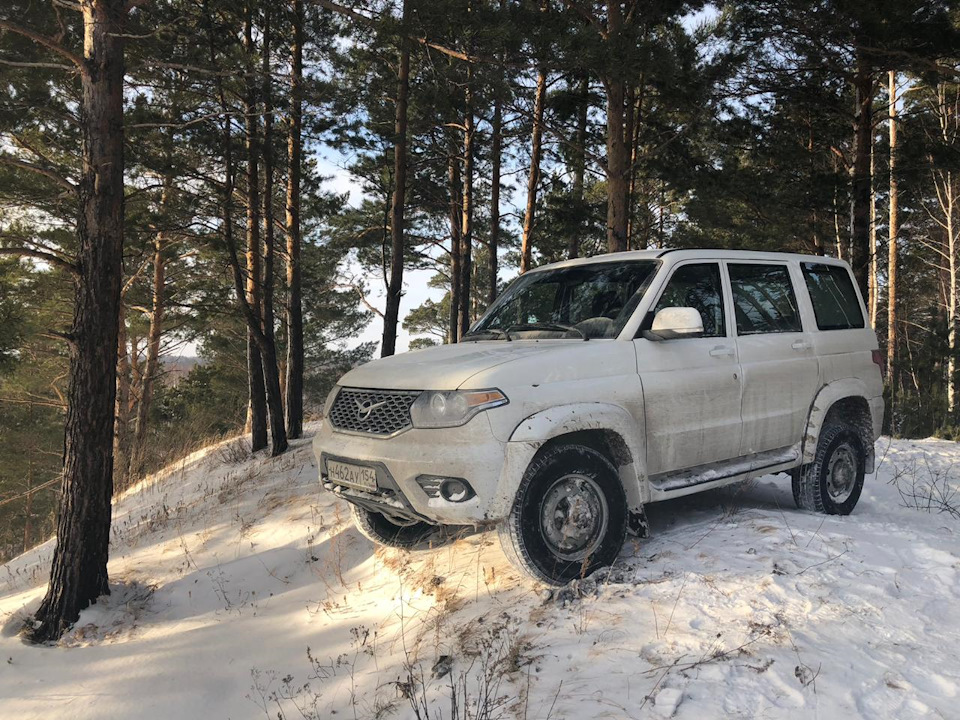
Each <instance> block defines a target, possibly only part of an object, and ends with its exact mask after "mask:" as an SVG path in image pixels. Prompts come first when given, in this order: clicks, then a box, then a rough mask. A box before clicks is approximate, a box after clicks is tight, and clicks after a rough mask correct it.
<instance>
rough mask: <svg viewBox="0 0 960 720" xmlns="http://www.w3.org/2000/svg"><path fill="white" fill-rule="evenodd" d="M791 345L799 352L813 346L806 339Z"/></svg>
mask: <svg viewBox="0 0 960 720" xmlns="http://www.w3.org/2000/svg"><path fill="white" fill-rule="evenodd" d="M790 347H792V348H793V349H794V350H796V351H797V352H803V351H804V350H809V349H810V347H811V346H810V343H808V342H807V341H806V340H797V341H796V342H794V343H793V344H792V345H791V346H790Z"/></svg>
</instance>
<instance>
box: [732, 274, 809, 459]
mask: <svg viewBox="0 0 960 720" xmlns="http://www.w3.org/2000/svg"><path fill="white" fill-rule="evenodd" d="M724 265H725V268H726V272H727V276H728V279H729V282H730V291H731V294H732V298H733V309H734V319H735V323H734V325H735V327H736V344H737V351H738V353H739V357H740V367H741V369H742V372H743V401H742V405H741V410H740V415H741V418H742V421H743V431H742V435H741V441H740V455H752V454H753V453H758V452H763V451H765V450H776V449H778V448H783V447H786V446H789V445H793V444H794V443H796V442H799V441H800V440H801V439H802V436H803V432H804V426H805V424H806V420H807V414H808V412H809V410H810V404H811V402H813V397H814V395H815V394H816V391H817V388H818V387H819V380H820V369H819V361H818V360H817V355H816V352H815V351H814V342H813V336H812V328H805V327H803V321H802V317H801V312H800V307H799V305H798V301H797V296H798V292H797V289H798V288H800V287H802V282H803V281H802V279H801V277H800V269H799V267H797V266H796V265H795V264H792V263H788V262H775V261H735V262H734V261H727V262H725V263H724Z"/></svg>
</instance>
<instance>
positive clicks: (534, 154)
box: [520, 65, 547, 273]
mask: <svg viewBox="0 0 960 720" xmlns="http://www.w3.org/2000/svg"><path fill="white" fill-rule="evenodd" d="M546 97H547V71H546V69H545V68H544V67H543V66H542V65H541V66H540V67H539V68H538V69H537V90H536V95H535V96H534V99H533V133H532V137H531V139H530V174H529V176H528V177H527V206H526V209H525V211H524V213H523V238H522V240H521V244H520V272H521V273H525V272H527V270H529V269H530V267H531V265H532V264H533V226H534V216H535V215H536V212H537V188H538V187H539V186H540V156H541V154H542V153H543V105H544V101H545V100H546Z"/></svg>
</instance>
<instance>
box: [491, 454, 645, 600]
mask: <svg viewBox="0 0 960 720" xmlns="http://www.w3.org/2000/svg"><path fill="white" fill-rule="evenodd" d="M626 507H627V505H626V495H625V494H624V491H623V485H621V483H620V478H619V476H618V475H617V471H616V468H614V467H613V465H612V464H611V463H610V461H609V460H607V459H606V458H605V457H604V456H603V455H601V454H600V453H598V452H597V451H595V450H592V449H590V448H587V447H583V446H580V445H558V446H557V447H554V448H552V449H550V450H547V451H546V452H545V453H544V454H543V455H542V456H541V457H539V458H537V459H536V460H535V461H534V462H533V463H531V465H530V467H529V468H527V472H526V473H525V474H524V477H523V480H522V481H521V483H520V488H519V489H518V491H517V497H516V500H515V501H514V504H513V509H512V510H511V512H510V515H509V516H508V517H507V518H506V519H505V520H504V521H503V522H502V523H501V524H500V527H499V534H500V545H501V546H502V547H503V550H504V553H505V554H506V555H507V557H508V558H509V559H510V560H511V562H512V563H513V564H514V565H515V566H516V567H517V568H518V569H520V570H522V571H523V572H526V573H528V574H529V575H532V576H533V577H535V578H537V579H538V580H542V581H543V582H545V583H548V584H551V585H563V584H565V583H567V582H569V581H570V580H573V579H575V578H578V577H585V576H586V575H589V574H590V573H591V572H593V571H594V570H596V569H597V568H600V567H604V566H606V565H610V564H611V563H612V562H613V561H614V560H616V559H617V555H618V554H619V553H620V548H621V547H623V540H624V537H625V534H626V529H627V510H626Z"/></svg>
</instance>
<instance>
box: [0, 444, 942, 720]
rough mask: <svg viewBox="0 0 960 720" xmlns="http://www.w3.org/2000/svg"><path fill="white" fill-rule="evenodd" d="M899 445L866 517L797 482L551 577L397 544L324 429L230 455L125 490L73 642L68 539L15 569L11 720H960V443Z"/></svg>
mask: <svg viewBox="0 0 960 720" xmlns="http://www.w3.org/2000/svg"><path fill="white" fill-rule="evenodd" d="M877 456H878V458H882V466H881V468H880V471H879V473H878V475H877V476H875V477H869V478H868V479H867V485H866V488H865V491H864V495H863V498H862V499H861V501H860V505H859V507H858V508H857V510H856V511H855V513H854V514H853V515H852V516H850V517H846V518H837V517H822V516H817V515H812V514H805V513H801V512H799V511H797V510H795V509H794V507H793V502H792V499H791V495H790V487H789V482H788V481H787V480H786V479H785V478H784V477H783V476H779V477H775V478H774V477H771V478H764V479H763V480H761V481H758V482H755V483H751V484H748V485H746V486H741V487H737V488H731V489H727V490H725V491H719V492H711V493H706V494H702V495H699V496H693V497H691V498H686V499H684V500H678V501H671V502H669V503H662V504H659V505H653V506H651V507H650V508H649V515H650V520H651V526H652V533H651V537H650V538H649V539H647V540H642V541H636V540H630V541H629V542H628V546H627V547H626V548H625V550H624V552H623V554H622V556H621V559H620V561H619V563H618V565H617V566H616V567H615V568H614V569H613V570H612V571H610V572H608V573H601V574H598V575H596V576H594V577H593V578H588V579H587V580H585V581H582V582H580V583H578V584H575V585H574V586H571V587H568V588H564V589H563V590H560V591H554V592H550V591H547V590H545V589H544V588H543V587H540V586H537V585H536V584H535V583H533V582H531V581H530V580H528V579H526V578H523V577H520V576H519V574H518V573H517V572H515V571H514V570H513V569H512V568H511V567H510V566H509V565H507V563H506V561H505V560H504V559H503V557H502V556H501V554H500V549H499V547H498V541H497V539H496V536H495V534H493V533H477V534H470V535H467V536H463V537H459V538H452V539H451V540H450V541H449V542H447V543H446V544H443V545H441V546H439V547H435V548H433V549H424V550H418V551H415V552H412V553H402V552H398V551H393V550H384V549H375V548H374V546H373V545H371V543H369V542H368V541H367V540H365V539H364V538H363V537H362V536H360V535H359V533H358V532H357V531H356V530H355V529H354V528H353V526H352V524H351V522H350V514H349V510H348V508H347V507H346V506H345V505H343V504H342V503H341V502H339V501H337V500H336V499H334V498H333V497H332V496H331V495H330V494H329V493H325V492H322V491H320V490H319V488H318V485H317V481H316V468H315V466H314V462H313V458H312V456H311V453H310V449H309V445H308V443H307V441H300V442H299V443H296V444H295V446H294V449H293V450H292V451H291V452H290V453H288V454H287V455H285V456H283V457H280V458H277V459H269V458H257V459H254V460H244V459H242V458H243V454H242V452H240V451H239V450H238V449H237V448H236V443H233V444H226V445H223V446H220V447H218V448H214V449H211V450H210V451H209V452H207V453H206V454H205V455H201V456H199V457H194V458H191V459H190V460H189V461H186V462H184V463H181V464H179V465H178V466H176V467H174V468H171V469H169V470H168V471H167V472H166V473H164V474H161V476H159V477H157V478H154V479H152V481H151V482H149V483H145V484H144V486H143V487H141V488H139V489H137V490H135V491H133V492H130V493H128V494H127V495H126V496H125V497H123V498H122V499H120V500H118V502H117V503H116V506H115V510H114V513H115V522H114V532H113V547H112V560H111V563H110V573H111V579H112V582H113V584H114V589H113V594H112V595H111V596H110V597H109V598H107V599H105V600H103V601H102V602H100V603H98V604H97V605H95V606H94V607H91V608H90V609H89V610H87V611H85V612H84V613H83V615H82V617H81V619H80V622H79V623H78V624H77V626H76V628H75V629H74V630H73V631H72V632H71V633H70V634H69V635H68V636H67V637H66V638H64V640H63V641H62V643H61V644H60V645H59V646H58V647H32V646H28V645H25V644H23V643H22V642H21V640H20V639H19V637H18V636H17V631H18V629H19V626H20V624H21V623H22V618H23V617H24V615H25V613H27V612H29V611H30V610H31V609H33V608H35V607H36V605H37V603H38V602H39V599H40V597H41V595H42V593H43V584H44V582H45V573H46V570H47V566H48V563H49V560H50V554H51V551H52V544H51V543H47V544H45V545H43V546H42V547H40V548H38V549H36V550H34V551H33V552H31V553H29V554H27V555H25V556H23V557H21V558H18V559H16V560H14V561H13V562H11V563H10V564H9V565H6V566H3V567H2V568H0V717H3V718H41V717H42V718H61V717H70V718H71V719H72V720H84V719H86V718H98V719H100V718H134V717H136V718H143V719H144V720H154V719H160V718H164V719H165V718H233V719H239V718H266V717H273V718H276V717H278V716H282V717H284V718H289V719H293V718H301V717H306V718H333V717H347V718H373V717H396V718H441V717H442V718H447V719H448V720H449V719H452V718H458V717H459V718H474V717H478V716H479V717H483V718H488V719H493V718H498V717H505V718H511V717H516V718H557V719H560V718H646V717H653V718H656V717H676V718H691V719H694V720H701V719H702V718H713V717H764V718H789V717H797V718H800V717H802V718H809V717H818V718H845V719H846V718H854V717H862V718H871V719H873V718H898V719H900V718H927V717H944V718H955V717H960V611H958V608H960V519H958V518H957V517H956V516H954V515H951V514H950V513H949V512H937V510H938V509H939V507H938V506H933V507H930V508H927V507H926V505H923V507H921V508H920V509H916V508H910V507H906V506H905V504H910V503H912V504H914V505H915V504H917V503H916V502H915V501H913V500H910V497H911V496H912V495H915V494H918V495H921V496H925V495H926V494H927V493H925V492H924V491H923V490H924V486H925V485H927V486H936V487H937V488H938V489H939V490H940V491H943V492H946V493H947V496H946V497H945V498H943V499H945V500H946V502H947V504H951V503H955V504H957V505H960V499H951V498H950V497H949V493H951V492H955V491H956V490H957V489H958V488H960V468H958V469H957V474H956V475H955V474H954V473H953V472H952V470H951V468H952V466H953V465H954V464H955V463H958V461H960V445H957V444H955V443H949V442H940V441H934V440H924V441H894V442H890V441H889V440H888V439H886V438H884V439H882V440H881V441H880V442H879V443H878V447H877ZM905 498H907V499H906V500H905Z"/></svg>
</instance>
